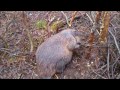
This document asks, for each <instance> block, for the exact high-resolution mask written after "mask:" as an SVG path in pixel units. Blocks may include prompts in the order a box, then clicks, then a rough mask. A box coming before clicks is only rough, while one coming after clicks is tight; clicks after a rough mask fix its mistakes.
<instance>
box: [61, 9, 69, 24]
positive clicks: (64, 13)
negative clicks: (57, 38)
mask: <svg viewBox="0 0 120 90" xmlns="http://www.w3.org/2000/svg"><path fill="white" fill-rule="evenodd" d="M61 13H62V14H63V15H64V16H65V19H66V21H67V24H68V26H69V21H68V17H67V16H66V14H65V13H64V12H63V11H61Z"/></svg>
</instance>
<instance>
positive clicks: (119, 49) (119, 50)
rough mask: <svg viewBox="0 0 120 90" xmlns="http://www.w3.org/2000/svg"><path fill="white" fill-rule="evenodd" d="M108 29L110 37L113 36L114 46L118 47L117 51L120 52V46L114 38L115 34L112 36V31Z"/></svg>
mask: <svg viewBox="0 0 120 90" xmlns="http://www.w3.org/2000/svg"><path fill="white" fill-rule="evenodd" d="M108 31H109V33H110V34H111V35H112V37H113V38H114V41H115V45H116V47H117V49H118V53H119V54H120V48H119V46H118V43H117V40H116V38H115V36H114V35H113V33H112V32H111V30H108Z"/></svg>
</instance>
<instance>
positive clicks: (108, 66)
mask: <svg viewBox="0 0 120 90" xmlns="http://www.w3.org/2000/svg"><path fill="white" fill-rule="evenodd" d="M109 60H110V52H109V48H108V56H107V71H108V77H109V79H110V74H109V68H110V62H109Z"/></svg>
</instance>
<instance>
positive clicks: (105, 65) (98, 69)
mask: <svg viewBox="0 0 120 90" xmlns="http://www.w3.org/2000/svg"><path fill="white" fill-rule="evenodd" d="M106 66H107V64H105V65H103V66H102V67H101V68H98V69H97V71H99V70H101V69H103V68H105V67H106Z"/></svg>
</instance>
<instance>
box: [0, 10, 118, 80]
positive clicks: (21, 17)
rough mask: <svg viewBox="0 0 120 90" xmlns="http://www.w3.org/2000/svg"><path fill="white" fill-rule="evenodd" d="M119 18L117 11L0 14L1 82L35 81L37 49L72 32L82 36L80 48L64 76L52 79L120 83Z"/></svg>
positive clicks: (36, 76) (6, 12) (7, 12)
mask: <svg viewBox="0 0 120 90" xmlns="http://www.w3.org/2000/svg"><path fill="white" fill-rule="evenodd" d="M119 18H120V13H119V12H117V11H111V12H110V11H109V12H107V11H104V12H91V11H0V78H1V79H6V78H7V79H36V78H38V75H37V74H36V62H35V55H34V54H35V51H36V49H37V47H38V45H39V44H41V43H42V42H43V41H44V40H45V39H47V38H48V37H50V36H51V35H54V34H55V33H58V32H59V31H61V30H63V29H66V28H74V29H77V30H79V31H80V32H81V33H83V35H84V37H83V39H84V40H83V42H82V44H83V45H82V46H81V48H80V49H79V50H77V51H76V53H75V54H74V56H73V59H72V62H71V63H70V64H69V65H68V66H67V67H66V69H65V71H64V73H62V74H56V75H55V76H54V77H53V78H55V79H56V78H58V79H59V78H61V76H62V78H64V79H119V78H120V19H119Z"/></svg>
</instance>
